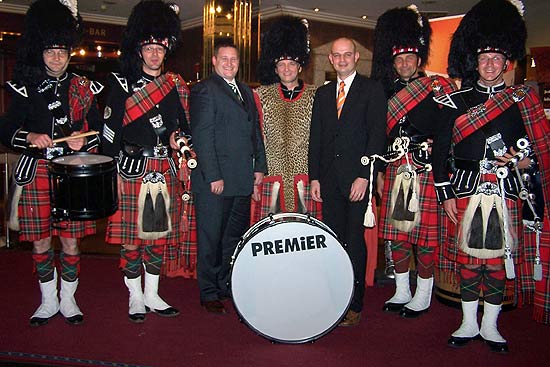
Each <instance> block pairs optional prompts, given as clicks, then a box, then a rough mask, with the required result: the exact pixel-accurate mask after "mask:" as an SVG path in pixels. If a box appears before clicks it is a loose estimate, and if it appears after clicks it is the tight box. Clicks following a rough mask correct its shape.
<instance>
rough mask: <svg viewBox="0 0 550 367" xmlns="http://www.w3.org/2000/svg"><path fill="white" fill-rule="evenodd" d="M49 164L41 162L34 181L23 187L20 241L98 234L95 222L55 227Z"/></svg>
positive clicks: (80, 222)
mask: <svg viewBox="0 0 550 367" xmlns="http://www.w3.org/2000/svg"><path fill="white" fill-rule="evenodd" d="M47 162H48V161H46V160H44V159H40V160H38V167H37V169H36V176H35V178H34V180H33V181H32V182H31V183H29V184H27V185H25V186H23V190H22V192H21V199H20V200H19V206H18V212H19V224H20V227H21V231H20V232H19V240H20V241H38V240H40V239H42V238H47V237H51V236H61V237H67V238H82V237H84V236H87V235H90V234H94V233H95V222H94V221H74V222H73V221H63V222H59V223H55V226H54V224H53V223H52V219H51V206H50V202H51V200H50V186H49V177H48V168H47Z"/></svg>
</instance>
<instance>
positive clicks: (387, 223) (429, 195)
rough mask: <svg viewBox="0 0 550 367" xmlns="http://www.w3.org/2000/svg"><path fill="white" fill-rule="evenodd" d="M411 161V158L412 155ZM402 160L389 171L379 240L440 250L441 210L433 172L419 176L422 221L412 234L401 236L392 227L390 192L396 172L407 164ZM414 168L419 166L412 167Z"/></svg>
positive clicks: (385, 186) (387, 172)
mask: <svg viewBox="0 0 550 367" xmlns="http://www.w3.org/2000/svg"><path fill="white" fill-rule="evenodd" d="M409 159H410V160H412V158H411V157H410V155H409ZM405 163H406V160H405V158H403V159H402V160H400V161H399V162H394V163H392V164H390V165H389V166H388V167H387V169H386V178H385V180H384V192H383V197H382V203H381V205H380V224H379V225H380V228H379V233H378V236H379V237H380V238H383V239H385V240H392V241H406V242H410V243H412V244H415V245H418V246H423V247H437V246H438V245H439V243H440V228H441V225H442V224H441V223H440V219H439V216H440V208H439V204H438V203H437V196H436V194H435V189H434V184H433V176H432V173H431V172H427V173H426V172H425V173H421V174H419V175H418V176H417V179H418V180H419V186H420V191H419V192H418V204H419V210H420V213H419V215H420V221H419V223H418V225H417V226H415V227H414V228H413V229H412V230H411V231H410V232H402V231H399V230H397V229H396V228H394V226H393V225H392V224H391V218H390V215H391V191H392V188H393V185H394V182H395V178H396V176H397V169H398V168H399V166H400V165H402V164H405ZM413 166H414V167H415V168H418V167H420V166H416V165H414V164H413Z"/></svg>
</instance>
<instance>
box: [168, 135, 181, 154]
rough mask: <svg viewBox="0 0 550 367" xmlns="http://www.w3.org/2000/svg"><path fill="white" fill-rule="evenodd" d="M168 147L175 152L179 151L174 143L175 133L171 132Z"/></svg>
mask: <svg viewBox="0 0 550 367" xmlns="http://www.w3.org/2000/svg"><path fill="white" fill-rule="evenodd" d="M169 140H170V147H171V148H172V149H174V150H175V151H178V152H179V151H180V147H179V146H178V143H177V142H176V132H175V131H173V132H172V134H170V139H169Z"/></svg>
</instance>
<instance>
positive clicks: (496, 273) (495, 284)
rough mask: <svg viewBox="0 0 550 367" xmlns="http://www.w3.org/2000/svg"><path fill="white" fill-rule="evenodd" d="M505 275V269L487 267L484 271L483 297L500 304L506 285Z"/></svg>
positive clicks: (492, 302)
mask: <svg viewBox="0 0 550 367" xmlns="http://www.w3.org/2000/svg"><path fill="white" fill-rule="evenodd" d="M505 276H506V272H505V271H504V269H500V270H489V269H485V271H484V272H483V298H484V299H485V301H487V302H489V303H490V304H493V305H500V304H501V303H502V298H503V296H504V287H505V286H506V280H505V279H504V278H505Z"/></svg>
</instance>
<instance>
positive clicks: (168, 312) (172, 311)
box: [145, 306, 180, 317]
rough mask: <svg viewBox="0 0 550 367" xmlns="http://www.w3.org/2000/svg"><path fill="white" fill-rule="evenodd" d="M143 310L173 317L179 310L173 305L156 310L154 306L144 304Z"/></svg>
mask: <svg viewBox="0 0 550 367" xmlns="http://www.w3.org/2000/svg"><path fill="white" fill-rule="evenodd" d="M145 311H147V312H151V311H152V312H154V313H156V314H157V315H159V316H162V317H175V316H178V315H179V314H180V312H179V310H177V309H175V308H174V307H168V308H165V309H164V310H157V309H154V308H153V309H151V308H150V307H148V306H145Z"/></svg>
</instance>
